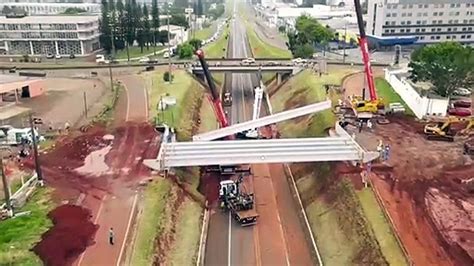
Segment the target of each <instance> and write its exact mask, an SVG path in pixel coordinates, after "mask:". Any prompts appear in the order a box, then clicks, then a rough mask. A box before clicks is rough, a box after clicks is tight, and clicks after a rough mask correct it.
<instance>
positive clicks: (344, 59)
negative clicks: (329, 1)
mask: <svg viewBox="0 0 474 266" xmlns="http://www.w3.org/2000/svg"><path fill="white" fill-rule="evenodd" d="M346 40H347V24H344V47H343V50H342V62H343V63H345V62H346Z"/></svg>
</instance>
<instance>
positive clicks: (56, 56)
mask: <svg viewBox="0 0 474 266" xmlns="http://www.w3.org/2000/svg"><path fill="white" fill-rule="evenodd" d="M54 58H56V59H61V58H62V57H61V55H60V54H57V55H55V56H54Z"/></svg>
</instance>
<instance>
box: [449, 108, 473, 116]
mask: <svg viewBox="0 0 474 266" xmlns="http://www.w3.org/2000/svg"><path fill="white" fill-rule="evenodd" d="M448 114H449V115H455V116H470V115H471V114H472V112H471V109H470V108H462V107H454V106H453V107H450V108H449V109H448Z"/></svg>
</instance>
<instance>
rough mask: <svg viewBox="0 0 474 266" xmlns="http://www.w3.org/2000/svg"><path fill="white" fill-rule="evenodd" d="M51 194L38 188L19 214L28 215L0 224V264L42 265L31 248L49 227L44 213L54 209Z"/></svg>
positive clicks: (47, 190) (49, 222) (49, 221)
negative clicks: (27, 212)
mask: <svg viewBox="0 0 474 266" xmlns="http://www.w3.org/2000/svg"><path fill="white" fill-rule="evenodd" d="M50 193H51V191H50V190H49V189H46V188H38V189H37V191H36V192H35V193H34V194H33V196H32V198H31V199H30V200H29V201H28V203H27V204H26V205H25V206H24V207H23V208H22V209H21V210H20V211H31V214H30V215H25V216H21V217H17V218H14V219H9V220H5V221H1V222H0V232H1V233H0V265H42V263H41V260H40V259H39V257H37V256H36V254H35V253H33V252H32V251H31V248H33V246H34V245H35V243H37V242H38V241H40V239H41V235H42V234H43V233H44V232H46V231H47V230H48V229H49V228H50V227H51V226H52V223H51V220H50V219H49V218H48V217H47V214H48V212H49V211H50V210H51V209H52V208H53V207H54V206H53V204H52V202H51V197H50Z"/></svg>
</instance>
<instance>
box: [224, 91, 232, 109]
mask: <svg viewBox="0 0 474 266" xmlns="http://www.w3.org/2000/svg"><path fill="white" fill-rule="evenodd" d="M223 104H224V106H231V105H232V95H230V92H226V93H224V102H223Z"/></svg>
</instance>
